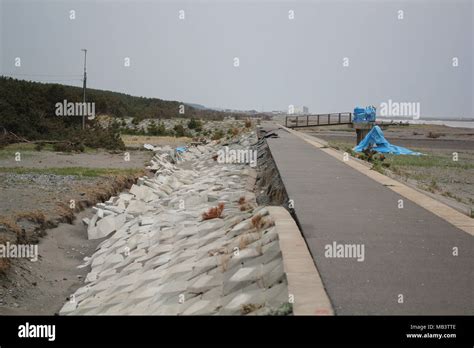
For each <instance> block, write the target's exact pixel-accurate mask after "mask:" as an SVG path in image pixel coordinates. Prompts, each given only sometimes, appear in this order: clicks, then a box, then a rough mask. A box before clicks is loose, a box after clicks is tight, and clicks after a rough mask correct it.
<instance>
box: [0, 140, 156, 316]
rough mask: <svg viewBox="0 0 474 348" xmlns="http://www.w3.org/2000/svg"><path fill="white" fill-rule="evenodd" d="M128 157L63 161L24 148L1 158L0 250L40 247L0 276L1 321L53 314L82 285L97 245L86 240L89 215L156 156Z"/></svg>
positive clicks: (0, 153)
mask: <svg viewBox="0 0 474 348" xmlns="http://www.w3.org/2000/svg"><path fill="white" fill-rule="evenodd" d="M17 152H20V153H21V161H19V162H17V161H15V154H16V153H17ZM125 152H128V155H129V157H127V159H129V160H125V156H124V153H122V152H121V153H110V152H107V151H102V150H100V151H95V150H93V151H90V150H88V151H87V152H86V153H79V154H65V153H58V152H53V151H45V150H43V151H41V152H38V151H35V150H33V149H31V148H28V147H26V146H23V145H21V144H19V145H13V146H9V147H7V148H4V149H1V150H0V196H1V197H2V199H1V200H0V242H1V243H2V244H3V243H5V242H10V243H17V244H37V245H38V252H39V255H40V258H39V260H38V261H36V262H32V261H30V260H28V259H19V258H11V259H9V261H8V262H9V267H6V268H5V267H4V268H3V269H0V315H1V314H7V315H8V314H34V315H36V314H49V315H51V314H54V313H56V312H57V311H58V310H59V309H60V308H61V306H62V305H63V304H64V302H65V300H66V298H65V297H66V296H68V294H70V293H72V292H73V291H74V289H75V288H77V287H79V286H80V285H81V284H82V282H83V280H84V275H85V274H86V273H87V270H86V269H77V266H78V265H79V264H81V263H82V260H83V258H84V256H88V255H89V256H90V255H91V254H92V253H93V251H94V250H95V247H96V245H97V244H98V242H99V241H97V240H94V241H89V240H87V233H86V229H85V226H83V224H82V222H81V219H82V217H85V216H89V217H90V215H92V214H91V212H90V208H87V207H89V206H90V205H92V204H94V203H95V202H98V201H104V200H107V199H108V198H109V197H110V196H111V195H114V194H117V193H118V192H121V191H122V190H124V189H126V188H127V187H129V186H130V185H131V184H132V183H133V182H135V180H136V178H137V177H138V176H140V175H143V174H146V171H144V168H145V165H146V164H147V163H148V162H149V160H150V159H151V157H152V155H153V153H152V152H151V151H138V150H126V151H125ZM71 200H73V201H74V204H75V208H74V209H71V207H70V205H69V204H70V202H71ZM83 209H86V210H83ZM19 216H22V217H21V218H19ZM65 222H66V223H65ZM70 223H72V224H70ZM54 226H57V227H54ZM52 227H54V228H52ZM3 266H4V265H3ZM7 266H8V265H7ZM0 268H1V267H0Z"/></svg>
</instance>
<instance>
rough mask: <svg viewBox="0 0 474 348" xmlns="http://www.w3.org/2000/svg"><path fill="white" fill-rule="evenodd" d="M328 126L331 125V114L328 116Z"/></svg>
mask: <svg viewBox="0 0 474 348" xmlns="http://www.w3.org/2000/svg"><path fill="white" fill-rule="evenodd" d="M328 124H331V114H328Z"/></svg>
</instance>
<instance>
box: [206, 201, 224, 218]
mask: <svg viewBox="0 0 474 348" xmlns="http://www.w3.org/2000/svg"><path fill="white" fill-rule="evenodd" d="M223 211H224V203H219V205H218V206H217V207H213V208H209V210H208V211H207V212H204V213H202V219H203V220H210V219H216V218H220V217H221V215H222V212H223Z"/></svg>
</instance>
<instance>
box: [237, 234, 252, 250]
mask: <svg viewBox="0 0 474 348" xmlns="http://www.w3.org/2000/svg"><path fill="white" fill-rule="evenodd" d="M252 242H253V241H252V239H251V238H250V237H249V236H248V235H245V234H244V235H243V236H240V238H239V250H243V249H245V248H246V247H247V246H248V245H249V244H250V243H252Z"/></svg>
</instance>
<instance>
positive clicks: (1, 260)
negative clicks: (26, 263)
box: [0, 243, 10, 274]
mask: <svg viewBox="0 0 474 348" xmlns="http://www.w3.org/2000/svg"><path fill="white" fill-rule="evenodd" d="M0 244H1V243H0ZM9 268H10V260H9V259H7V258H5V257H0V274H5V273H6V271H7V270H8V269H9Z"/></svg>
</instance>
